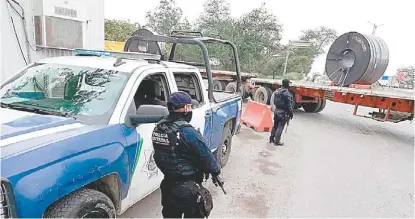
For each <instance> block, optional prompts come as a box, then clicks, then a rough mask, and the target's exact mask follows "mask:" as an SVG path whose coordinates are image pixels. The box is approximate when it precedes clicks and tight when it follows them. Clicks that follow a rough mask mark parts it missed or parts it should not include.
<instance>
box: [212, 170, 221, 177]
mask: <svg viewBox="0 0 415 219" xmlns="http://www.w3.org/2000/svg"><path fill="white" fill-rule="evenodd" d="M211 174H212V176H214V177H215V176H219V174H220V170H219V171H218V172H215V173H211Z"/></svg>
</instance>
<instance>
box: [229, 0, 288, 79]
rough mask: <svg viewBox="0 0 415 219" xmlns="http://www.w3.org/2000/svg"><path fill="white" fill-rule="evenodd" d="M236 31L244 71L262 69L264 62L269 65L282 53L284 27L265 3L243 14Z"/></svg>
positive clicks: (236, 41) (235, 39)
mask: <svg viewBox="0 0 415 219" xmlns="http://www.w3.org/2000/svg"><path fill="white" fill-rule="evenodd" d="M235 31H236V33H235V34H236V35H235V37H234V43H235V44H236V45H237V47H238V49H239V55H240V60H241V67H242V69H243V70H244V71H248V72H254V71H256V70H259V69H262V65H263V64H264V62H265V63H266V64H267V63H269V60H271V58H272V57H273V55H275V54H278V53H280V51H281V44H280V41H281V38H282V36H281V33H282V25H281V24H280V23H279V21H278V19H277V17H276V16H275V15H274V14H272V13H271V12H270V11H269V10H268V9H267V8H266V5H265V3H263V4H262V5H261V6H260V7H259V8H254V9H253V10H252V11H250V12H248V13H246V14H243V15H242V16H241V17H240V18H239V19H238V21H237V23H236V30H235ZM259 73H261V72H259Z"/></svg>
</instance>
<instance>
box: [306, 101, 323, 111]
mask: <svg viewBox="0 0 415 219" xmlns="http://www.w3.org/2000/svg"><path fill="white" fill-rule="evenodd" d="M321 105H322V99H320V98H319V99H318V100H317V103H303V109H304V111H306V112H307V113H316V112H317V111H318V110H319V109H320V107H321Z"/></svg>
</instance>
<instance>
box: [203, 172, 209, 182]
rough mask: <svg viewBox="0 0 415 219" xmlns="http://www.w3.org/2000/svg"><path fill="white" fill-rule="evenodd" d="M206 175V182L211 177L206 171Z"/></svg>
mask: <svg viewBox="0 0 415 219" xmlns="http://www.w3.org/2000/svg"><path fill="white" fill-rule="evenodd" d="M204 175H205V182H206V181H207V180H208V179H209V173H204Z"/></svg>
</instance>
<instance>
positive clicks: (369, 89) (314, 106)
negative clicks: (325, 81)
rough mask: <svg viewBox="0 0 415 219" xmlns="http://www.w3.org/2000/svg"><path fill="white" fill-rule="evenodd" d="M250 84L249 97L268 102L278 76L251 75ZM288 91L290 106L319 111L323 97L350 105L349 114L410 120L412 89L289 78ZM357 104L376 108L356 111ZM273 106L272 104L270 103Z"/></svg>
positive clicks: (396, 120) (323, 100) (412, 102)
mask: <svg viewBox="0 0 415 219" xmlns="http://www.w3.org/2000/svg"><path fill="white" fill-rule="evenodd" d="M250 83H251V84H252V86H253V87H255V88H254V90H255V91H254V94H253V100H254V101H257V102H260V103H264V104H270V103H272V102H273V96H274V95H273V93H274V92H275V90H276V89H278V88H279V87H280V86H281V84H282V80H274V79H263V78H251V79H250ZM290 92H291V93H292V94H293V97H294V98H293V99H294V101H293V108H294V109H298V108H301V107H302V108H303V109H304V111H306V112H310V113H318V112H321V111H322V110H323V109H324V108H325V106H326V101H327V100H330V101H333V102H339V103H345V104H350V105H354V106H355V108H354V111H353V115H356V116H361V117H366V118H372V119H375V120H378V121H389V122H394V123H397V122H401V121H405V120H411V121H412V120H413V118H414V99H415V90H412V89H398V88H387V87H373V86H359V85H355V86H350V87H340V86H330V85H321V84H316V83H312V82H306V81H292V84H291V87H290ZM359 106H364V107H371V108H377V109H378V111H374V112H371V113H369V115H370V116H367V115H358V113H357V111H358V108H359ZM271 108H272V109H273V107H271Z"/></svg>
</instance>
